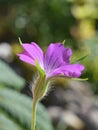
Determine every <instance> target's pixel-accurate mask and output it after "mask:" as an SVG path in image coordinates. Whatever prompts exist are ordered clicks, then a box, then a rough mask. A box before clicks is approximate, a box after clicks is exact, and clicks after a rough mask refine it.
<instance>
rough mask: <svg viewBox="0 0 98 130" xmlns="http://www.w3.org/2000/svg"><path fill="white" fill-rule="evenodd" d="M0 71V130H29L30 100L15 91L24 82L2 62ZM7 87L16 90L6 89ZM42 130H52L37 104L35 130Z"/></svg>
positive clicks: (48, 120)
mask: <svg viewBox="0 0 98 130" xmlns="http://www.w3.org/2000/svg"><path fill="white" fill-rule="evenodd" d="M0 70H2V71H3V72H2V73H0V84H2V85H0V130H13V129H15V130H27V129H28V130H29V129H30V126H31V111H32V99H31V98H30V97H27V96H25V95H23V94H20V93H19V92H17V91H16V90H17V89H21V88H22V87H23V85H24V83H25V80H24V79H22V78H21V77H20V76H18V75H16V73H15V72H13V70H12V69H11V68H9V66H8V65H7V64H5V63H3V61H0ZM1 77H2V78H1ZM3 77H5V78H3ZM15 79H16V80H15ZM5 81H6V82H5ZM17 85H18V86H17ZM8 86H9V87H11V88H12V87H13V88H14V89H16V90H13V89H11V88H8ZM19 86H20V88H19ZM21 86H22V87H21ZM42 129H43V130H46V129H47V130H53V128H52V125H51V122H50V119H49V117H48V115H47V113H46V110H45V108H44V107H43V106H42V105H41V104H39V105H38V109H37V123H36V130H42Z"/></svg>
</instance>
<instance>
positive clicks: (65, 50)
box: [63, 46, 72, 64]
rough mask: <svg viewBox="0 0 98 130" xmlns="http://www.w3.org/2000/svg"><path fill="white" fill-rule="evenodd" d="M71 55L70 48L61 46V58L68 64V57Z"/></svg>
mask: <svg viewBox="0 0 98 130" xmlns="http://www.w3.org/2000/svg"><path fill="white" fill-rule="evenodd" d="M71 56H72V50H71V49H70V48H65V47H64V46H63V60H64V61H65V62H66V63H67V64H69V63H70V58H71Z"/></svg>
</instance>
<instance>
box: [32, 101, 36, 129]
mask: <svg viewBox="0 0 98 130" xmlns="http://www.w3.org/2000/svg"><path fill="white" fill-rule="evenodd" d="M36 107H37V101H36V100H35V99H33V106H32V122H31V130H35V123H36Z"/></svg>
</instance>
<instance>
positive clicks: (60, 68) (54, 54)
mask: <svg viewBox="0 0 98 130" xmlns="http://www.w3.org/2000/svg"><path fill="white" fill-rule="evenodd" d="M22 47H23V49H24V51H23V52H22V53H20V54H18V56H19V58H20V60H22V61H24V62H26V63H29V64H31V65H33V66H36V60H37V61H38V64H39V66H40V68H41V69H42V70H43V71H44V73H45V75H46V78H50V77H54V76H59V75H64V76H66V77H71V78H77V77H80V76H81V73H82V71H83V70H84V69H85V68H84V66H83V65H82V64H70V58H71V56H72V50H71V49H70V48H65V47H64V45H63V44H62V43H55V44H53V43H51V44H50V45H49V47H48V49H47V51H46V53H45V54H44V52H43V51H42V49H41V48H40V47H39V46H38V45H37V44H36V43H34V42H31V44H28V43H25V44H22Z"/></svg>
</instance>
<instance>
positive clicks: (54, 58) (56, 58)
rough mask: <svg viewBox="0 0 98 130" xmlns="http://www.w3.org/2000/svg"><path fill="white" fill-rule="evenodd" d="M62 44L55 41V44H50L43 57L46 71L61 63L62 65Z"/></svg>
mask: <svg viewBox="0 0 98 130" xmlns="http://www.w3.org/2000/svg"><path fill="white" fill-rule="evenodd" d="M62 46H63V45H62V44H61V43H56V44H52V43H51V44H50V45H49V47H48V49H47V51H46V54H45V59H44V65H45V69H46V72H48V71H51V70H54V69H56V68H58V67H60V66H61V65H63V63H64V61H63V57H62Z"/></svg>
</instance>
